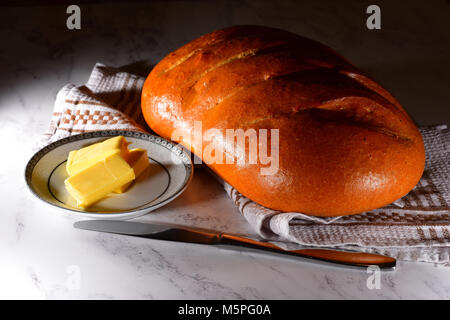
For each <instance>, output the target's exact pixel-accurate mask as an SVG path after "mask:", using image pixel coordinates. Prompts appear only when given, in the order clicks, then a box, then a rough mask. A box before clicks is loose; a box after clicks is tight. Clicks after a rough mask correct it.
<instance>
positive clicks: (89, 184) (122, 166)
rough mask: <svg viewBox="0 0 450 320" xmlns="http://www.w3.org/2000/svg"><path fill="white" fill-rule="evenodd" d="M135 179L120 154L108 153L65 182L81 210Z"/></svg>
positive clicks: (131, 170) (132, 171)
mask: <svg viewBox="0 0 450 320" xmlns="http://www.w3.org/2000/svg"><path fill="white" fill-rule="evenodd" d="M134 179H135V174H134V170H133V169H132V168H131V167H130V165H129V164H128V163H127V162H126V161H125V159H124V158H123V157H122V155H121V153H120V152H115V153H112V154H111V153H106V155H105V156H104V157H103V158H102V159H98V158H97V161H95V162H92V163H91V165H90V166H88V167H86V168H84V169H83V170H80V171H79V172H77V173H75V174H73V175H71V176H70V177H69V178H67V179H66V180H65V185H66V189H67V191H68V192H69V193H70V195H71V196H72V197H74V198H75V199H76V201H77V205H78V206H79V207H81V208H87V207H89V206H90V205H92V204H94V203H95V202H97V201H99V200H101V199H103V198H104V197H105V196H106V195H108V194H109V193H111V192H113V191H114V190H117V189H118V188H120V187H122V186H123V185H125V184H128V183H130V182H131V181H133V180H134Z"/></svg>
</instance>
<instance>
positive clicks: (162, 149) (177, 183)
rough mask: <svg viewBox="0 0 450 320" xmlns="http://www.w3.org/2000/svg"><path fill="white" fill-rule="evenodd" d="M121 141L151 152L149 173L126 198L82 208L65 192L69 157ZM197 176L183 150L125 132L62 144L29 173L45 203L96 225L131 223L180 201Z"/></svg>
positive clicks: (36, 160) (43, 154) (37, 159)
mask: <svg viewBox="0 0 450 320" xmlns="http://www.w3.org/2000/svg"><path fill="white" fill-rule="evenodd" d="M120 135H121V136H124V137H125V138H126V139H127V141H130V142H131V144H130V148H144V149H146V150H147V154H148V156H149V160H150V166H149V168H147V170H146V171H145V172H144V173H143V174H142V175H141V176H139V177H138V179H136V180H135V181H134V183H133V185H132V186H131V187H130V188H129V189H128V190H127V191H126V192H125V193H123V194H114V195H111V196H110V197H108V198H106V199H103V200H101V201H99V202H97V203H96V204H94V205H93V206H91V207H89V208H88V209H85V210H83V209H80V208H77V207H76V204H75V200H74V199H73V198H72V197H71V196H70V195H69V194H68V193H67V191H66V189H65V186H64V179H66V178H67V172H66V170H65V164H66V160H67V156H68V154H69V152H70V151H72V150H76V149H80V148H82V147H84V146H87V145H90V144H93V143H97V142H100V141H103V140H105V139H108V138H110V137H114V136H120ZM192 175H193V165H192V162H191V158H190V157H189V155H188V154H187V153H186V152H185V151H184V150H183V149H182V148H181V147H180V146H178V145H176V144H173V143H171V142H169V141H167V140H165V139H163V138H160V137H157V136H154V135H149V134H144V133H141V132H132V131H119V130H109V131H97V132H89V133H82V134H79V135H75V136H70V137H67V138H64V139H61V140H58V141H56V142H54V143H52V144H50V145H48V146H46V147H45V148H43V149H41V150H40V151H38V152H37V153H36V154H35V155H34V156H33V157H32V158H31V159H30V161H29V162H28V164H27V167H26V170H25V179H26V182H27V184H28V187H29V188H30V190H31V192H32V193H33V194H34V195H35V196H37V197H38V198H39V199H41V200H43V201H44V202H46V203H48V204H50V205H52V206H54V207H57V208H59V209H61V210H63V211H65V212H68V213H72V214H75V215H77V216H80V217H83V218H94V219H99V218H100V219H131V218H135V217H138V216H141V215H144V214H146V213H149V212H150V211H152V210H154V209H156V208H159V207H161V206H162V205H164V204H166V203H168V202H170V201H172V200H173V199H175V198H176V197H177V196H179V195H180V194H181V193H182V192H183V191H184V190H185V189H186V187H187V186H188V184H189V182H190V181H191V179H192Z"/></svg>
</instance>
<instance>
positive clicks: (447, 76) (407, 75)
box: [0, 0, 450, 131]
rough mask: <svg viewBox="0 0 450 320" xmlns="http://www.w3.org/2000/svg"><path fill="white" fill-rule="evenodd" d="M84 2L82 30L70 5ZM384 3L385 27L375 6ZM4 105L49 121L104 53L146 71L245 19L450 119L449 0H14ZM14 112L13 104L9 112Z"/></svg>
mask: <svg viewBox="0 0 450 320" xmlns="http://www.w3.org/2000/svg"><path fill="white" fill-rule="evenodd" d="M68 4H79V5H80V7H81V27H82V28H81V30H68V29H67V28H66V19H67V17H68V15H67V14H66V7H67V5H68ZM370 4H378V5H379V6H380V7H381V27H382V29H381V30H368V29H367V28H366V19H367V17H368V14H366V8H367V6H368V5H370ZM0 10H1V11H0V36H1V39H2V44H1V47H0V70H2V72H0V112H2V113H3V112H7V111H11V110H16V111H17V108H21V110H22V109H23V110H22V111H21V112H26V113H28V115H30V114H31V116H32V117H33V119H35V122H34V123H32V124H31V127H32V129H30V130H33V131H39V130H41V131H43V130H44V129H45V127H46V125H47V121H48V118H49V116H50V113H51V110H52V107H53V101H54V97H55V95H56V93H57V91H58V90H59V89H60V88H61V87H62V86H63V85H65V84H66V83H68V82H72V83H74V84H81V83H84V82H85V81H86V80H87V78H88V76H89V73H90V70H91V69H92V67H93V65H94V64H95V62H102V63H105V64H108V65H113V66H123V65H128V64H133V63H136V62H139V63H138V64H135V65H137V66H138V69H137V70H138V71H139V72H141V73H142V74H146V73H147V72H148V70H149V66H151V65H154V64H155V63H157V62H158V61H159V60H160V59H161V58H163V57H164V56H165V55H166V54H168V53H169V52H170V51H172V50H174V49H176V48H177V47H179V46H181V45H183V44H184V43H186V42H188V41H190V40H192V39H194V38H195V37H197V36H199V35H202V34H204V33H208V32H210V31H212V30H214V29H218V28H223V27H228V26H230V25H236V24H259V25H269V26H274V27H279V28H283V29H286V30H289V31H292V32H295V33H298V34H300V35H303V36H306V37H310V38H313V39H315V40H318V41H320V42H323V43H325V44H327V45H329V46H331V47H332V48H334V49H335V50H337V51H338V52H339V53H341V54H342V55H344V56H345V57H346V58H348V59H349V60H350V61H352V62H353V63H354V64H355V65H357V66H358V67H360V68H361V69H362V70H364V71H366V72H367V73H368V74H369V75H371V76H372V77H373V78H374V79H375V80H377V81H378V82H380V83H381V84H382V85H383V86H384V87H386V88H387V89H388V90H390V91H391V93H393V95H394V96H395V97H397V98H398V100H399V101H400V102H401V103H402V104H403V106H404V107H405V108H406V109H407V110H408V111H409V112H410V114H412V116H413V117H414V119H415V120H416V121H417V122H418V123H419V124H435V123H449V122H450V121H449V120H450V111H449V110H450V105H449V102H448V101H449V91H450V62H449V56H450V41H449V40H450V39H449V38H450V35H449V31H450V2H449V1H445V0H441V1H426V2H424V1H376V2H373V1H331V0H330V1H282V0H278V1H134V2H130V1H126V2H124V1H112V2H111V1H74V2H72V1H6V2H2V4H1V6H0ZM5 116H6V117H7V116H8V115H7V114H6V115H5Z"/></svg>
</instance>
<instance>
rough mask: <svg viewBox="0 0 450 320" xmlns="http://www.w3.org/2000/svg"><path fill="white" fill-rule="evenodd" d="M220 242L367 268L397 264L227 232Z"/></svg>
mask: <svg viewBox="0 0 450 320" xmlns="http://www.w3.org/2000/svg"><path fill="white" fill-rule="evenodd" d="M220 243H222V244H230V245H235V246H244V247H248V248H253V249H261V250H266V251H271V252H277V253H281V254H287V255H291V256H299V257H302V258H309V259H317V260H322V261H327V262H332V263H337V264H342V265H348V266H357V267H365V268H367V267H369V266H378V267H379V268H380V269H394V268H395V266H396V260H395V259H394V258H391V257H388V256H383V255H380V254H374V253H365V252H349V251H340V250H333V249H301V250H284V249H282V248H280V247H278V246H276V245H274V244H272V243H269V242H261V241H257V240H253V239H248V238H244V237H239V236H233V235H227V234H222V235H221V241H220Z"/></svg>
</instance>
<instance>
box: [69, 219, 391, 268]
mask: <svg viewBox="0 0 450 320" xmlns="http://www.w3.org/2000/svg"><path fill="white" fill-rule="evenodd" d="M74 227H75V228H78V229H83V230H90V231H98V232H106V233H115V234H122V235H128V236H134V237H141V238H148V239H155V240H166V241H176V242H185V243H196V244H208V245H226V246H228V247H229V246H231V247H234V248H235V247H245V248H250V249H258V250H264V251H270V252H275V253H280V254H285V255H290V256H297V257H302V258H307V259H314V260H320V261H325V262H331V263H335V264H339V265H346V266H356V267H364V268H367V267H369V266H377V267H379V268H380V269H384V270H393V269H395V266H396V260H395V259H394V258H391V257H388V256H383V255H379V254H373V253H365V252H351V251H341V250H334V249H301V250H284V249H282V248H281V247H279V246H277V245H275V244H273V243H270V242H265V241H258V240H253V239H250V238H246V237H242V236H237V235H231V234H226V233H219V232H215V231H207V230H201V229H194V228H177V227H173V226H170V225H163V224H148V223H141V222H130V221H115V220H84V221H78V222H75V223H74Z"/></svg>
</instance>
